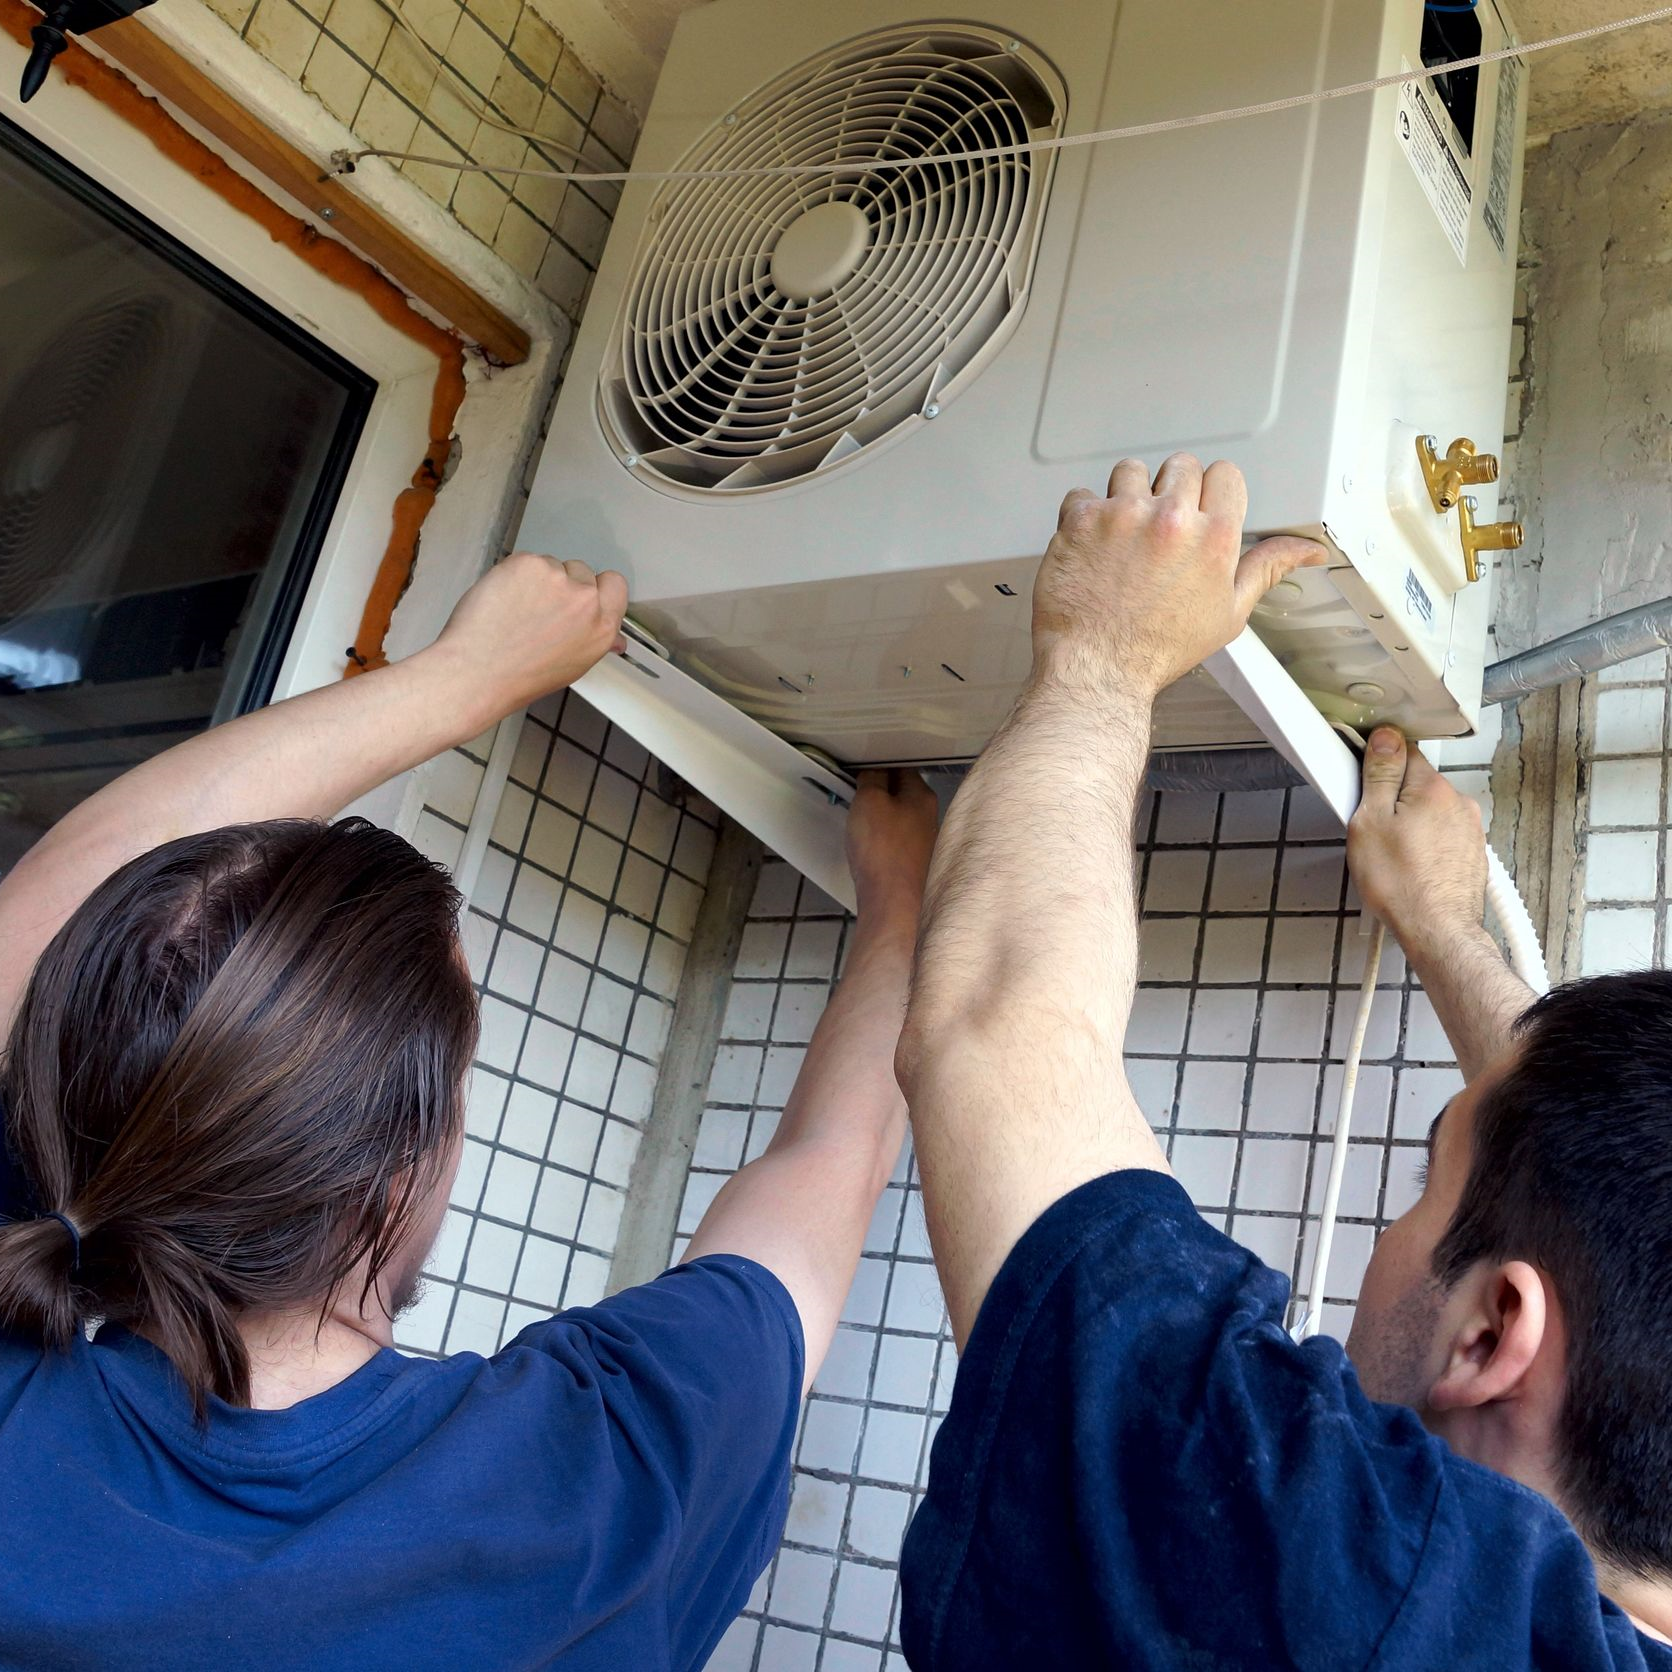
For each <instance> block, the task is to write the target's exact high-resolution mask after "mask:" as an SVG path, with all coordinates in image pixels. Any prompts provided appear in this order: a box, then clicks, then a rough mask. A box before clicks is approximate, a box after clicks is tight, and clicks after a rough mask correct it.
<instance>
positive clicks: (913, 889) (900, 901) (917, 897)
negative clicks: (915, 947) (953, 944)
mask: <svg viewBox="0 0 1672 1672" xmlns="http://www.w3.org/2000/svg"><path fill="white" fill-rule="evenodd" d="M854 891H855V893H856V895H857V896H858V901H859V905H858V910H857V913H856V919H857V923H858V928H859V932H861V933H862V934H865V935H868V936H875V937H877V938H879V939H881V938H892V939H904V940H906V941H908V942H912V943H915V942H916V940H917V922H918V919H919V918H920V917H921V916H922V914H923V883H922V881H921V880H920V879H918V878H915V877H877V878H872V879H866V880H864V881H859V880H856V881H855V883H854Z"/></svg>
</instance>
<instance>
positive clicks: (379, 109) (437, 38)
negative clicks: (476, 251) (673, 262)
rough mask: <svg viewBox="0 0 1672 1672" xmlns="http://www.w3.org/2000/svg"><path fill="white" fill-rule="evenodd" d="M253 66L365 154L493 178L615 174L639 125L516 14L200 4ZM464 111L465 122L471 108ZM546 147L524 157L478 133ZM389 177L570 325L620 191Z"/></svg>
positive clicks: (407, 166)
mask: <svg viewBox="0 0 1672 1672" xmlns="http://www.w3.org/2000/svg"><path fill="white" fill-rule="evenodd" d="M205 3H206V4H208V5H209V6H210V7H211V8H212V9H213V10H214V11H216V12H217V13H219V14H220V16H221V17H223V18H224V19H225V20H226V21H227V22H228V23H230V24H231V25H232V26H233V28H235V29H237V30H238V31H239V33H240V34H241V35H242V36H243V37H244V39H245V40H246V41H247V42H248V43H249V44H250V45H251V46H252V47H254V48H255V49H256V51H258V52H259V53H261V55H262V56H263V57H264V58H267V59H269V60H270V61H271V62H272V63H273V64H275V65H277V66H278V68H279V69H281V70H283V71H284V72H285V74H286V75H288V76H290V77H292V79H294V80H296V81H299V82H301V84H302V85H303V87H305V88H306V89H307V90H308V91H309V92H310V93H312V94H314V96H315V97H316V98H318V99H319V101H320V102H321V103H322V104H323V105H324V106H325V107H326V108H327V109H328V110H329V111H330V112H331V113H332V114H333V115H334V116H336V117H337V118H338V119H339V120H340V121H342V122H343V123H344V124H345V125H346V126H348V127H349V128H351V129H352V130H353V131H354V133H355V134H356V135H357V136H358V137H359V138H360V139H361V140H362V141H364V143H365V144H366V145H368V146H377V147H381V148H383V149H386V150H392V151H411V152H416V153H418V154H420V155H422V156H426V157H437V158H449V159H454V160H457V161H464V160H470V161H473V162H478V163H490V164H495V165H498V166H500V167H511V168H517V167H529V168H554V169H567V168H573V167H575V166H577V165H576V162H575V159H574V158H573V157H572V156H571V155H569V153H568V152H567V151H565V150H563V149H560V147H563V146H572V147H574V148H575V149H577V150H578V151H580V152H581V153H582V156H583V158H584V162H583V163H582V165H581V166H586V167H595V168H599V169H604V170H609V169H617V168H620V167H622V166H623V165H624V164H625V163H626V161H627V160H628V159H629V158H630V157H631V155H632V152H633V146H634V144H635V143H636V141H637V138H638V127H637V122H636V120H635V118H634V116H633V114H632V112H631V111H630V110H629V109H628V108H627V107H626V106H625V105H624V104H622V103H621V101H620V100H618V99H616V98H613V97H611V96H610V95H609V94H607V93H606V92H604V91H603V89H602V88H601V87H600V85H599V83H598V80H597V78H596V77H595V76H594V75H593V74H592V72H591V71H590V70H588V69H587V67H586V66H585V65H584V64H583V63H582V62H581V61H580V59H579V58H577V57H576V55H575V53H574V52H573V50H572V49H571V48H570V47H569V46H568V45H567V44H566V43H565V42H564V40H563V39H562V37H561V36H560V35H559V34H558V32H557V31H556V30H555V29H553V27H552V26H551V25H550V24H549V23H547V22H546V21H545V19H544V18H542V17H541V16H540V15H539V14H538V13H537V12H536V11H535V10H534V8H533V7H532V6H529V5H525V4H523V3H522V0H471V4H470V5H468V6H461V5H460V4H458V0H390V3H388V4H385V3H384V0H301V3H300V4H298V3H297V0H205ZM396 4H399V5H400V6H401V9H402V12H403V15H404V16H405V18H406V20H407V22H408V23H410V24H411V25H412V27H413V28H414V29H415V30H416V31H417V33H418V34H419V36H420V37H421V38H422V39H423V40H424V42H425V43H426V44H427V45H428V46H429V47H430V49H431V50H432V51H433V52H435V53H437V54H439V55H440V56H441V57H442V58H443V59H444V60H445V61H446V63H447V65H448V67H449V68H450V69H451V70H452V71H454V72H455V73H456V74H457V75H458V76H459V77H460V78H461V79H462V80H463V81H464V83H465V84H466V86H467V87H468V88H469V90H470V92H471V94H472V95H473V97H472V98H471V99H466V98H464V97H462V96H461V95H460V93H459V92H458V90H457V89H456V88H455V87H453V86H452V85H451V84H450V83H449V82H448V81H447V80H446V79H445V78H444V77H441V76H439V75H438V74H437V72H436V69H435V67H434V65H433V63H432V62H431V61H430V60H429V59H428V58H427V57H426V56H425V55H424V54H423V53H422V52H421V51H420V50H419V49H418V47H417V46H416V45H415V44H414V43H413V41H412V40H411V39H410V38H409V37H408V36H407V35H406V33H405V32H404V31H403V30H402V29H401V28H400V27H398V26H397V24H396V22H395V12H394V6H395V5H396ZM473 105H474V106H475V107H477V108H473ZM481 107H485V108H486V109H487V110H488V111H489V113H490V114H492V115H494V116H496V117H497V118H498V119H499V120H500V121H503V122H508V123H510V124H511V125H512V126H514V127H518V128H523V129H527V130H531V131H533V132H536V133H539V134H541V135H542V136H546V137H547V138H548V139H549V140H550V141H551V142H552V143H550V144H530V142H529V141H527V140H525V139H521V138H518V137H517V136H516V135H513V134H506V133H503V132H501V131H500V130H499V129H497V128H495V127H494V126H492V124H491V123H489V122H485V121H483V120H482V118H481V116H480V114H479V108H481ZM396 166H398V167H399V168H401V169H402V170H403V172H404V173H405V174H406V175H407V176H408V178H409V179H412V180H414V181H416V182H417V184H418V185H419V186H421V187H422V188H423V189H424V191H426V192H427V193H428V194H429V195H430V196H431V197H433V198H434V199H435V200H436V202H438V203H440V204H441V205H443V206H444V207H446V208H448V209H450V210H451V211H452V213H453V215H454V216H455V218H456V219H457V220H459V221H460V222H461V223H462V224H463V225H464V226H465V227H467V228H468V229H469V230H470V231H471V232H473V233H475V235H476V236H477V237H478V238H479V239H481V240H482V242H483V243H484V244H487V245H489V246H491V247H492V248H493V249H494V250H495V251H497V252H498V254H499V255H501V256H502V257H503V258H504V259H505V260H506V261H507V262H508V263H509V264H510V265H511V266H512V267H513V268H515V269H516V271H517V272H518V273H520V274H522V275H523V277H525V278H527V279H529V280H531V281H533V282H534V283H536V284H537V285H538V286H539V288H540V289H541V290H542V291H543V292H544V293H545V295H546V296H547V297H548V298H549V299H550V300H551V301H552V302H554V303H555V304H556V305H557V306H558V307H559V308H560V309H562V310H563V312H564V313H566V314H567V315H568V316H569V317H570V319H571V320H578V319H579V317H580V311H581V307H582V304H583V302H584V300H585V296H586V291H587V286H588V285H589V283H590V282H591V277H592V273H593V271H594V270H595V269H596V267H597V265H598V257H599V254H600V252H601V251H602V250H603V247H604V238H605V235H606V233H607V232H608V230H609V221H610V216H611V214H612V213H613V211H614V208H615V201H616V198H617V196H618V195H619V188H618V187H615V186H608V185H603V186H600V185H588V186H581V185H578V184H577V185H571V184H566V183H565V182H563V181H558V180H550V179H544V178H540V177H537V176H523V177H520V178H518V177H515V176H509V175H503V176H498V177H496V176H493V175H488V174H461V173H459V172H457V171H456V170H454V169H451V168H441V167H433V166H430V165H428V164H425V163H421V162H404V163H400V164H397V165H396Z"/></svg>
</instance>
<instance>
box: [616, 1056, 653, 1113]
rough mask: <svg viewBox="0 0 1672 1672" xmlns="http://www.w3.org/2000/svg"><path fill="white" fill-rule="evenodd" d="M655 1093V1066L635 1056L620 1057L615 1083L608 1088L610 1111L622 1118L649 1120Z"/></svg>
mask: <svg viewBox="0 0 1672 1672" xmlns="http://www.w3.org/2000/svg"><path fill="white" fill-rule="evenodd" d="M655 1095H656V1070H655V1068H654V1067H653V1066H652V1065H651V1064H650V1063H648V1062H641V1061H640V1060H639V1058H637V1057H627V1056H624V1057H622V1059H621V1061H620V1064H619V1065H618V1066H617V1068H616V1071H615V1084H614V1085H613V1086H612V1087H611V1088H610V1102H609V1110H610V1113H611V1114H612V1115H619V1116H620V1117H621V1118H622V1120H629V1121H645V1120H649V1118H650V1105H651V1100H652V1099H653V1098H654V1097H655Z"/></svg>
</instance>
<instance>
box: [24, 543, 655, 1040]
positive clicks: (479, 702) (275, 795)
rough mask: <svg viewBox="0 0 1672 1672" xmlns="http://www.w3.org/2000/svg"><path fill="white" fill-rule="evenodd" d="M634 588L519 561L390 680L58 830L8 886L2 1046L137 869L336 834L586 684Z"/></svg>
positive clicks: (201, 745)
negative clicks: (71, 942)
mask: <svg viewBox="0 0 1672 1672" xmlns="http://www.w3.org/2000/svg"><path fill="white" fill-rule="evenodd" d="M626 606H627V586H626V582H625V581H623V580H622V578H621V577H620V576H619V575H617V574H614V573H605V574H603V575H599V576H594V575H593V573H592V571H591V570H590V569H588V568H587V566H586V565H585V564H584V563H575V562H570V563H567V564H564V563H558V562H556V561H555V560H554V559H552V558H549V557H537V556H534V555H533V554H531V553H521V554H519V555H517V556H515V557H509V558H507V559H506V560H505V561H504V562H503V563H500V564H499V565H497V566H496V567H495V568H494V569H492V570H490V571H489V572H488V573H487V574H486V575H484V576H483V577H482V579H481V580H479V581H478V582H477V583H476V585H475V586H473V587H472V588H471V589H470V591H469V592H467V593H466V594H465V596H464V597H463V598H462V599H461V600H460V601H459V605H458V607H457V609H455V610H454V612H453V615H452V618H451V619H450V620H449V621H448V623H447V626H446V627H445V628H444V629H443V630H442V633H441V636H440V638H438V639H437V640H436V642H435V643H434V644H433V645H431V646H430V647H429V649H427V650H423V651H420V652H419V653H418V654H417V655H415V656H410V657H408V658H407V659H406V660H405V661H403V662H398V663H396V664H395V665H394V666H392V667H388V668H381V669H379V670H378V671H377V672H375V673H368V674H362V675H361V676H360V677H359V678H357V679H351V680H346V681H344V682H343V683H341V684H338V685H332V686H327V687H326V688H324V689H322V690H318V691H310V692H308V693H307V694H306V695H303V696H299V697H292V698H291V699H290V700H289V701H287V702H281V703H274V704H273V705H272V706H271V707H269V708H263V709H260V710H258V711H257V712H256V713H254V714H247V715H244V716H243V717H242V718H240V719H237V720H232V721H229V722H228V723H227V724H226V725H224V726H218V727H216V728H215V729H214V730H213V731H209V732H204V733H203V734H202V735H201V736H198V737H194V738H191V739H190V740H189V741H187V742H185V743H180V744H177V745H176V746H175V747H174V748H172V749H169V750H168V751H166V752H165V753H163V754H160V755H157V756H156V757H154V758H153V759H151V760H148V761H145V762H144V763H142V764H141V765H139V766H136V767H135V768H133V770H132V771H130V772H126V773H124V774H123V775H122V776H121V777H120V778H118V779H116V781H115V782H114V783H111V784H108V785H106V786H105V788H104V789H102V790H100V791H99V792H98V794H97V795H93V796H90V797H89V798H88V799H87V800H86V801H84V802H82V804H81V805H80V806H79V807H76V808H75V809H73V810H72V811H71V812H69V813H67V814H65V816H64V817H63V818H62V819H60V820H59V822H58V823H57V824H56V825H54V826H53V828H52V829H51V830H50V831H48V832H47V834H46V835H45V836H43V837H42V838H41V840H40V841H39V842H37V843H36V844H35V846H34V847H33V848H31V849H30V850H29V852H28V853H27V854H25V855H24V857H23V858H22V859H21V860H19V861H18V863H17V864H16V865H15V866H14V867H13V868H12V870H11V872H10V874H9V875H8V876H7V877H6V879H5V881H4V882H3V883H0V948H3V949H4V956H3V957H0V1037H3V1036H4V1034H5V1032H7V1031H9V1030H10V1027H11V1019H12V1015H13V1013H14V1012H15V1010H16V1008H17V1003H18V1000H19V998H20V997H21V996H22V993H23V989H24V987H25V986H26V985H27V983H28V980H29V974H30V971H31V970H32V969H33V968H34V966H35V959H36V958H37V957H38V956H39V954H40V951H41V949H42V948H43V947H44V946H45V945H46V944H47V942H48V941H49V940H51V939H52V937H53V936H54V935H55V934H56V933H57V932H58V930H59V928H60V926H61V925H62V924H63V923H64V921H65V919H66V918H68V917H69V915H70V914H71V913H72V912H73V911H74V910H75V909H76V907H77V906H79V905H80V904H81V902H82V901H83V900H85V899H86V898H87V896H88V895H89V894H90V893H91V892H92V891H93V890H94V889H95V888H96V887H97V886H98V885H99V884H100V883H101V882H103V881H104V879H105V878H106V877H107V876H109V875H110V873H111V872H112V871H114V870H116V868H117V867H118V866H120V865H122V864H124V863H125V862H126V861H128V860H129V859H132V858H133V857H134V856H135V855H136V854H140V853H144V852H146V851H147V850H148V849H150V848H154V847H156V846H158V845H159V844H161V843H163V842H167V841H172V840H173V839H174V838H175V837H178V836H189V835H192V834H193V833H195V832H197V831H202V830H213V829H216V828H218V827H219V826H221V825H225V824H243V823H248V822H252V821H255V820H258V819H271V818H329V817H331V816H332V815H333V814H335V813H338V812H340V811H341V810H342V808H343V807H345V806H346V805H347V804H348V803H349V802H351V801H352V800H354V798H355V797H356V796H359V795H363V794H364V793H365V792H366V791H367V790H370V789H375V788H376V787H377V785H379V784H381V783H383V782H385V781H386V780H387V779H389V778H392V777H394V776H395V774H396V773H398V772H403V771H405V770H406V769H407V768H408V767H411V766H416V765H417V764H418V763H419V762H420V761H425V760H428V759H430V757H431V756H433V755H438V754H440V753H441V752H442V751H443V750H444V749H448V748H451V747H452V746H453V745H455V744H458V743H463V742H466V741H468V740H469V739H470V738H472V737H475V736H477V735H478V734H479V733H480V732H482V731H485V730H486V729H487V728H488V727H489V726H491V725H493V724H494V723H495V722H496V721H498V720H501V719H503V718H504V717H505V716H506V715H507V714H510V713H512V712H514V711H515V710H517V709H519V708H522V707H524V706H525V705H526V704H528V703H529V702H532V701H533V700H534V699H535V698H536V697H539V696H543V695H544V694H545V693H546V692H548V691H552V690H556V689H557V688H558V687H559V686H562V685H567V684H569V683H570V682H571V681H573V680H575V679H578V678H579V677H580V676H581V674H583V673H585V672H586V670H587V669H588V668H590V667H591V666H592V664H593V663H594V662H596V661H597V660H598V658H599V657H600V656H602V655H604V653H605V652H606V651H608V650H609V649H610V647H611V646H612V645H613V644H614V643H615V642H616V641H617V638H618V635H619V632H620V627H621V616H622V612H623V611H624V610H625V609H626Z"/></svg>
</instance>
